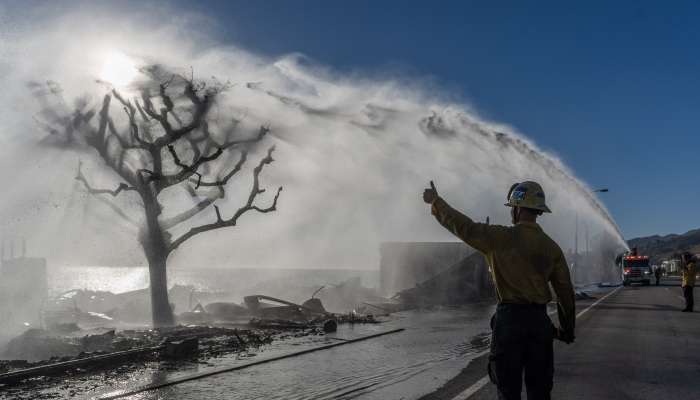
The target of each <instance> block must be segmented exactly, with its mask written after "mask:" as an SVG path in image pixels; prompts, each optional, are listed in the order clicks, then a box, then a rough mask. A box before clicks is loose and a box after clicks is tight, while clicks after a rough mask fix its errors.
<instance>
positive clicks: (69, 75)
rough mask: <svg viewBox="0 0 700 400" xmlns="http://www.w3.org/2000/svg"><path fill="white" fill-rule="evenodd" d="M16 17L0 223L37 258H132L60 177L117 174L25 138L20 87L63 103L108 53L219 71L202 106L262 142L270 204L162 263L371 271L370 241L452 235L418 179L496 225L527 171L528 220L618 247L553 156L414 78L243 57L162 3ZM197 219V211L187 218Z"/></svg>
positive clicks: (26, 118) (139, 258) (0, 100)
mask: <svg viewBox="0 0 700 400" xmlns="http://www.w3.org/2000/svg"><path fill="white" fill-rule="evenodd" d="M154 11H157V12H154ZM6 15H11V14H6ZM17 18H19V17H17ZM21 18H22V19H21V21H14V22H13V24H12V26H9V27H8V25H7V24H8V23H7V20H8V18H7V17H6V18H5V20H4V21H5V22H3V24H4V29H3V30H0V34H1V35H3V37H1V38H0V39H2V41H1V43H2V44H0V55H1V56H2V61H0V72H2V77H0V84H1V85H2V86H1V87H2V88H3V91H4V93H3V96H1V97H0V122H1V124H0V130H1V131H0V135H1V138H0V140H1V141H2V150H0V157H1V158H0V168H1V170H2V171H4V173H5V182H6V184H5V189H4V190H5V193H4V195H3V196H2V200H0V229H2V232H0V234H2V236H3V237H5V238H12V237H15V238H19V237H27V238H28V239H29V243H30V246H31V249H32V252H33V253H35V254H38V255H45V256H47V257H48V258H49V263H52V264H109V265H141V264H144V260H143V255H142V253H141V250H140V248H139V247H138V244H137V241H136V237H135V235H134V233H133V228H130V227H129V226H128V225H127V224H124V223H121V222H119V220H118V219H116V218H115V217H114V216H113V215H112V214H111V213H112V211H111V210H110V209H109V208H107V207H106V206H104V204H102V203H100V202H99V201H97V200H96V199H94V198H90V197H89V196H88V195H87V194H86V193H85V191H84V190H83V189H82V187H81V186H80V185H79V184H78V183H77V182H76V181H75V180H74V179H73V178H74V176H75V173H76V168H77V164H78V160H79V159H80V160H82V161H83V162H84V165H85V167H84V172H85V174H86V175H88V176H90V179H91V180H93V181H95V182H98V183H99V184H101V185H102V186H106V187H114V186H115V185H116V184H117V183H118V181H116V180H115V177H114V176H113V175H112V174H110V173H109V171H105V170H104V169H103V167H102V166H101V164H100V163H99V162H98V160H97V159H96V157H95V156H94V155H91V154H90V153H89V152H84V151H79V150H70V151H68V150H59V149H55V148H49V147H46V146H41V145H40V141H41V140H42V138H44V137H45V136H46V135H47V133H46V132H45V131H44V130H42V129H41V124H40V123H38V122H37V121H36V120H35V117H36V116H37V113H38V112H39V105H38V104H37V103H36V100H35V99H34V98H33V97H32V96H31V90H30V89H29V88H28V86H27V84H28V83H29V82H32V81H48V80H51V81H54V82H57V83H59V84H60V86H61V88H62V90H63V91H64V95H65V98H66V99H73V98H78V97H80V96H82V95H85V94H88V95H89V98H90V99H91V101H93V102H96V103H97V102H99V100H100V98H101V96H102V95H103V94H104V93H105V91H106V90H107V88H106V87H105V86H104V85H103V84H99V83H96V82H95V80H96V79H98V78H99V73H100V70H101V68H103V65H104V62H105V61H104V58H105V54H108V53H109V52H113V51H118V52H121V53H123V54H126V55H127V56H129V57H130V58H132V59H133V60H136V61H137V62H139V63H142V64H149V63H153V62H158V63H162V64H164V65H167V66H169V67H171V68H173V69H175V70H176V71H179V72H181V73H183V74H187V75H189V74H190V73H191V72H190V71H192V72H193V73H194V74H195V77H199V78H202V79H209V77H212V76H214V77H216V78H217V79H219V80H221V81H227V80H228V81H230V82H231V83H233V86H232V88H231V89H230V90H228V91H227V92H226V93H225V95H223V96H222V98H221V101H220V103H219V104H218V106H217V109H216V110H215V113H216V114H217V115H218V116H219V117H221V118H229V117H230V118H239V119H242V120H243V121H244V123H245V124H246V126H247V127H248V128H249V129H254V128H255V127H256V126H259V125H260V124H267V125H269V126H270V127H271V129H272V138H271V139H268V140H269V142H268V143H273V142H274V143H275V144H276V146H277V151H276V153H275V159H276V161H275V163H273V164H272V165H271V166H269V167H268V168H266V170H265V171H264V173H263V176H262V184H263V185H264V186H265V187H268V188H276V187H277V186H280V185H282V186H284V188H285V189H284V192H283V194H282V196H281V198H280V202H279V204H278V211H277V212H276V213H273V214H268V215H259V214H250V215H246V216H244V217H243V218H242V219H241V220H240V222H239V225H238V226H237V227H235V228H232V229H227V230H219V231H216V232H211V233H208V234H204V235H200V236H198V237H196V238H194V239H193V240H191V241H189V242H187V243H186V245H184V246H182V247H181V248H179V249H178V250H177V251H176V252H175V253H174V254H173V255H172V256H171V258H170V263H171V265H187V266H202V267H204V266H230V267H251V266H260V267H329V268H332V267H351V268H376V266H377V265H378V253H379V249H378V248H379V243H380V242H382V241H404V240H405V241H408V240H410V241H443V240H454V239H453V238H452V237H451V236H450V235H449V234H448V233H447V232H446V231H444V229H443V228H442V227H440V226H439V225H438V224H437V223H436V222H435V221H434V219H433V218H432V216H430V213H429V210H428V207H426V205H425V204H423V202H422V201H421V197H420V195H421V192H422V190H423V188H424V187H425V186H426V185H427V183H428V181H429V180H431V179H433V180H435V182H436V184H437V188H438V190H439V191H440V193H441V195H443V197H445V198H446V199H447V200H448V201H449V202H450V203H451V204H452V205H453V206H455V207H457V208H459V209H462V210H464V211H465V213H467V214H468V215H470V216H471V217H472V218H474V219H476V220H484V219H485V218H486V217H487V216H490V219H491V222H492V223H501V224H507V223H508V220H509V215H508V210H507V209H506V208H505V207H503V203H504V201H505V193H506V191H507V189H508V188H509V187H510V185H511V184H512V183H514V182H517V181H522V180H526V179H529V180H537V181H539V182H541V183H542V185H543V187H544V189H545V191H546V193H547V195H548V202H549V203H550V208H551V209H552V210H553V211H554V214H552V215H547V216H545V217H544V218H543V219H542V224H543V227H544V229H545V230H546V231H547V232H548V233H549V234H550V235H552V236H553V238H554V239H555V240H557V242H558V243H559V244H560V245H561V246H562V248H564V249H566V248H571V247H572V246H573V237H574V232H573V225H574V221H575V218H576V215H577V214H578V218H579V223H580V224H581V226H584V225H585V226H587V227H588V229H589V231H590V232H591V234H592V235H593V236H596V235H601V234H602V233H603V232H606V233H607V234H608V235H610V237H612V238H613V239H612V241H613V245H614V246H619V247H623V246H624V243H623V241H622V238H621V237H620V235H619V234H618V233H617V228H616V226H615V225H614V222H612V221H611V220H610V219H609V217H608V216H607V211H605V209H604V207H603V206H602V205H600V204H599V203H598V202H597V201H596V200H595V199H594V197H593V196H592V195H590V190H589V188H588V187H587V186H586V185H585V184H584V183H582V182H580V181H579V180H577V179H576V178H575V177H574V176H573V174H572V173H571V172H570V171H568V169H567V168H566V167H565V166H564V165H563V163H562V162H561V161H559V160H558V159H557V158H556V157H555V156H553V155H551V154H547V153H545V152H542V151H541V150H539V149H538V147H537V146H536V145H535V144H534V143H532V142H531V141H530V140H528V139H527V138H526V137H525V136H523V135H521V134H519V133H518V132H516V131H515V130H514V129H513V128H511V127H508V126H506V125H503V124H498V123H494V122H489V121H485V120H483V119H482V118H480V117H479V116H478V115H477V114H476V113H475V112H474V111H472V110H471V109H470V107H469V106H468V105H465V104H460V103H455V102H453V101H450V100H449V99H450V96H448V95H447V94H446V92H443V91H440V90H438V89H435V88H434V87H431V86H428V85H424V86H423V85H421V82H416V81H410V82H409V81H408V80H407V79H405V78H403V77H401V76H396V77H395V78H393V79H389V78H387V76H390V75H391V74H384V75H383V78H381V79H379V78H373V77H371V76H365V77H363V76H359V75H358V74H354V75H352V76H346V75H342V74H339V73H336V72H334V71H333V70H332V69H331V68H329V67H326V66H323V65H318V64H317V63H314V62H313V61H311V60H309V59H307V58H306V57H304V56H303V55H299V54H289V55H285V56H281V57H268V56H263V55H259V54H256V53H255V49H251V50H245V49H242V48H240V47H235V46H232V45H230V44H223V43H220V42H219V41H218V40H217V39H216V37H215V34H213V33H212V31H210V30H208V29H206V28H203V27H206V26H210V23H211V21H209V20H207V18H206V17H203V16H200V15H194V14H189V13H187V12H186V11H183V10H176V9H172V8H165V7H155V6H150V7H140V6H139V7H138V8H136V7H126V8H125V9H120V10H117V9H115V8H113V7H87V6H85V7H80V8H79V9H78V8H75V9H72V10H51V9H41V10H39V11H37V12H36V13H35V14H30V15H27V14H26V13H25V14H22V15H21ZM476 100H477V102H478V99H476ZM260 156H261V155H260V154H258V155H257V156H252V157H251V160H256V159H257V157H260ZM251 164H254V162H251ZM251 179H252V176H251V174H250V170H247V171H244V172H243V173H242V174H240V175H239V176H238V178H237V179H236V180H235V181H232V182H231V183H230V188H231V189H229V194H231V195H232V196H231V197H230V198H229V199H227V200H226V201H223V202H220V203H219V204H220V207H221V209H222V211H223V212H224V213H226V212H227V211H229V212H232V211H233V210H234V209H235V208H236V207H237V206H238V205H239V204H240V202H241V199H242V196H246V195H247V192H248V190H249V187H250V181H251ZM237 188H238V189H237ZM269 192H270V193H268V195H269V196H268V197H265V196H261V198H260V201H261V202H263V204H265V203H264V202H266V201H267V202H269V201H271V196H272V194H271V193H272V192H274V191H273V190H270V191H269ZM124 201H125V203H123V204H125V206H126V207H129V199H128V198H125V199H124ZM176 211H177V210H176V209H171V210H168V209H166V215H167V214H174V213H175V212H176ZM213 218H214V216H213V212H212V213H205V214H204V215H202V216H201V217H200V219H199V222H203V221H209V220H213Z"/></svg>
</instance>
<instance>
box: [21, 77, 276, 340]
mask: <svg viewBox="0 0 700 400" xmlns="http://www.w3.org/2000/svg"><path fill="white" fill-rule="evenodd" d="M143 72H144V74H145V76H146V77H147V79H146V80H145V81H143V82H141V83H140V84H138V86H137V88H136V90H135V92H134V93H137V94H136V95H133V96H131V97H127V96H123V95H122V94H121V93H120V92H118V91H117V90H115V89H112V90H110V91H109V92H108V93H107V94H105V96H104V97H103V99H102V102H101V106H100V105H97V106H95V107H92V108H91V107H89V106H88V102H87V101H85V100H82V99H79V100H78V101H76V104H75V106H73V107H69V106H67V103H66V102H65V100H64V99H63V97H62V91H61V89H60V87H59V86H58V85H57V84H55V83H52V82H47V83H46V84H41V85H39V84H32V87H33V89H34V93H35V94H36V95H37V98H38V99H39V100H40V102H41V104H42V106H43V110H42V111H41V113H40V114H39V118H37V121H41V123H42V124H43V125H44V126H45V127H46V128H47V129H48V131H49V132H50V133H51V135H49V140H50V141H51V143H52V144H54V145H56V144H58V145H61V146H66V147H80V146H83V147H88V148H92V149H94V150H95V151H96V152H97V154H98V155H99V157H100V158H101V159H102V161H104V164H105V165H106V167H107V168H109V169H111V170H112V171H114V172H115V173H116V175H117V176H118V177H119V180H120V181H119V182H118V183H116V187H115V188H114V189H104V188H96V187H94V186H93V185H92V184H91V183H90V181H89V180H88V178H87V177H86V176H85V174H84V172H83V170H82V165H81V164H79V165H78V171H77V175H76V179H77V180H78V181H80V182H81V183H82V185H83V186H84V188H85V189H86V190H87V191H88V192H89V193H90V194H92V195H95V196H100V197H101V200H103V201H104V202H106V203H107V204H108V205H109V206H110V207H111V208H112V209H113V210H114V211H115V212H116V213H117V214H118V215H119V216H121V217H122V218H125V219H127V220H130V221H132V222H133V221H134V218H133V217H134V216H133V215H130V214H129V213H128V212H126V211H125V210H124V209H122V208H120V207H119V205H118V204H117V203H115V202H113V200H115V199H116V198H119V197H122V196H127V195H129V193H133V194H134V195H135V196H136V197H137V199H138V203H139V208H140V211H139V213H138V214H139V215H136V217H137V218H138V219H139V220H140V222H138V226H139V230H138V232H139V233H138V241H139V243H140V245H141V247H142V248H143V251H144V254H145V257H146V260H147V262H148V267H149V273H150V291H151V307H152V316H153V325H154V327H163V326H171V325H173V324H174V316H173V311H172V309H171V306H170V304H169V301H168V292H167V273H166V272H167V268H166V266H167V261H168V257H169V256H170V254H171V253H172V252H173V251H174V250H175V249H177V248H178V247H179V246H180V245H182V244H183V243H184V242H185V241H187V240H188V239H190V238H192V237H194V236H195V235H198V234H201V233H204V232H209V231H212V230H215V229H221V228H227V227H232V226H235V225H236V223H237V222H238V219H239V218H240V217H241V216H242V215H243V214H245V213H247V212H248V211H256V212H259V213H269V212H271V211H275V210H276V207H277V200H278V199H279V195H280V192H281V191H282V187H280V188H278V189H277V192H276V193H275V195H274V198H273V199H272V203H271V204H269V205H268V206H266V207H260V206H258V205H257V204H256V198H257V196H258V195H260V194H262V193H264V192H265V189H262V188H261V187H260V173H261V172H262V171H263V168H264V167H265V166H266V165H268V164H270V163H272V162H273V158H272V153H273V151H274V146H271V147H269V148H268V150H267V153H266V155H265V156H264V157H263V158H262V159H260V160H259V161H258V163H257V165H256V166H255V167H254V168H253V177H252V178H253V182H252V187H251V188H250V192H249V194H248V196H247V201H245V204H243V205H241V206H240V207H239V208H238V209H236V210H235V212H233V214H232V215H229V216H226V215H224V213H222V211H221V210H220V209H219V207H218V206H217V205H216V204H215V202H216V201H217V200H219V199H223V198H225V196H226V190H227V184H228V183H229V181H230V180H231V178H232V177H234V176H235V175H236V174H237V173H239V172H240V171H241V169H242V168H243V166H244V164H245V163H246V161H247V159H248V151H249V150H250V148H251V146H254V145H255V144H257V143H259V142H261V141H262V140H263V139H264V138H265V136H266V135H267V134H268V132H269V129H268V128H267V127H265V126H262V127H260V128H259V129H258V130H257V131H256V132H254V133H252V134H249V135H245V134H242V132H241V131H242V130H243V129H242V128H241V127H240V124H239V122H240V121H239V120H237V119H235V118H228V121H225V122H222V121H220V120H219V118H214V117H213V116H212V115H211V114H213V113H212V112H211V111H212V109H213V107H214V105H215V104H216V102H217V99H218V98H219V96H220V94H221V93H222V92H223V91H225V90H226V89H228V88H229V84H227V83H220V82H218V81H214V82H213V84H212V83H209V84H207V83H205V82H203V81H195V80H194V78H186V77H183V76H181V75H178V74H173V73H170V72H168V71H167V70H166V69H164V68H163V67H161V66H151V67H148V68H145V69H144V70H143ZM116 106H118V107H120V108H121V109H122V110H123V112H124V113H125V115H120V116H121V117H122V120H123V121H124V122H125V123H123V124H118V123H116V122H115V118H113V117H112V115H111V113H112V111H113V109H114V108H115V107H116ZM121 125H123V127H122V128H120V127H119V126H121ZM236 156H237V157H236ZM176 186H179V187H182V188H184V189H186V192H187V193H188V194H187V195H188V196H191V199H192V204H191V207H190V208H189V209H185V210H183V211H181V212H180V213H177V214H175V215H174V216H171V217H168V218H165V217H164V216H163V209H164V205H163V204H162V203H163V202H162V201H161V199H160V198H161V195H162V194H163V193H164V191H166V190H167V189H170V188H173V187H176ZM211 208H213V209H214V212H213V213H210V214H211V218H212V221H211V222H209V223H205V224H203V225H199V226H192V223H191V222H190V224H189V227H186V228H185V229H182V226H186V225H187V224H184V225H181V224H183V223H185V222H186V221H188V220H191V219H192V218H193V217H195V216H196V215H198V214H200V213H202V212H204V211H205V210H209V209H211ZM198 220H199V219H198ZM176 227H179V228H180V229H179V231H180V233H179V236H174V235H173V233H171V232H172V231H174V230H177V229H174V228H176Z"/></svg>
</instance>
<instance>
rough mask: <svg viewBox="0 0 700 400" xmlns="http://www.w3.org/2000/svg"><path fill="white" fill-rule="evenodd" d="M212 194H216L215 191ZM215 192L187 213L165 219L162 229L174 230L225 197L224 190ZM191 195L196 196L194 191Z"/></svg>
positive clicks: (220, 189) (219, 189)
mask: <svg viewBox="0 0 700 400" xmlns="http://www.w3.org/2000/svg"><path fill="white" fill-rule="evenodd" d="M212 192H214V190H213V191H212ZM215 192H216V193H215V194H214V193H209V194H208V195H207V197H206V198H205V199H203V200H201V201H199V202H197V203H196V204H195V205H194V206H193V207H192V208H190V209H188V210H186V211H183V212H181V213H180V214H177V215H175V216H173V217H170V218H167V219H164V220H163V221H161V223H160V225H161V227H162V228H163V229H165V230H167V229H170V228H173V227H175V226H177V225H178V224H180V223H182V222H185V221H187V220H188V219H190V218H192V217H194V216H195V215H197V214H199V213H200V212H202V211H204V210H205V209H206V208H207V207H209V206H210V205H212V204H213V203H214V202H215V201H216V200H218V199H220V198H223V197H224V191H223V189H222V188H218V190H215ZM190 194H191V195H193V196H194V195H195V193H194V190H192V192H191V193H190Z"/></svg>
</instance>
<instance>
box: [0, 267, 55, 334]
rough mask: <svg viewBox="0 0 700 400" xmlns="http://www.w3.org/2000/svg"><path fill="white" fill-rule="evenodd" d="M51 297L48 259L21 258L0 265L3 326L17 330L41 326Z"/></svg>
mask: <svg viewBox="0 0 700 400" xmlns="http://www.w3.org/2000/svg"><path fill="white" fill-rule="evenodd" d="M47 295H48V278H47V274H46V259H44V258H29V257H19V258H11V259H7V260H2V265H1V266H0V324H2V325H3V328H5V329H8V330H11V331H15V330H21V329H26V326H25V325H24V323H25V322H26V323H29V324H30V325H31V326H32V327H37V326H39V325H40V322H41V315H40V314H41V310H42V308H43V306H44V302H45V300H46V297H47Z"/></svg>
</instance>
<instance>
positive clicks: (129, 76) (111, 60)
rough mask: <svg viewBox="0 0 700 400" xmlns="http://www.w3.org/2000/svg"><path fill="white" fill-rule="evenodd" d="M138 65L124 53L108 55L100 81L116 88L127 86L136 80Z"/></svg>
mask: <svg viewBox="0 0 700 400" xmlns="http://www.w3.org/2000/svg"><path fill="white" fill-rule="evenodd" d="M137 74H138V70H137V69H136V63H135V62H134V60H132V59H131V58H129V57H128V56H126V55H125V54H123V53H120V52H118V51H112V52H109V53H107V55H106V56H105V59H104V63H103V65H102V70H101V71H100V79H101V80H103V81H105V82H108V83H110V84H112V85H113V86H115V87H120V86H126V85H128V84H129V83H131V81H133V80H134V78H136V75H137Z"/></svg>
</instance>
